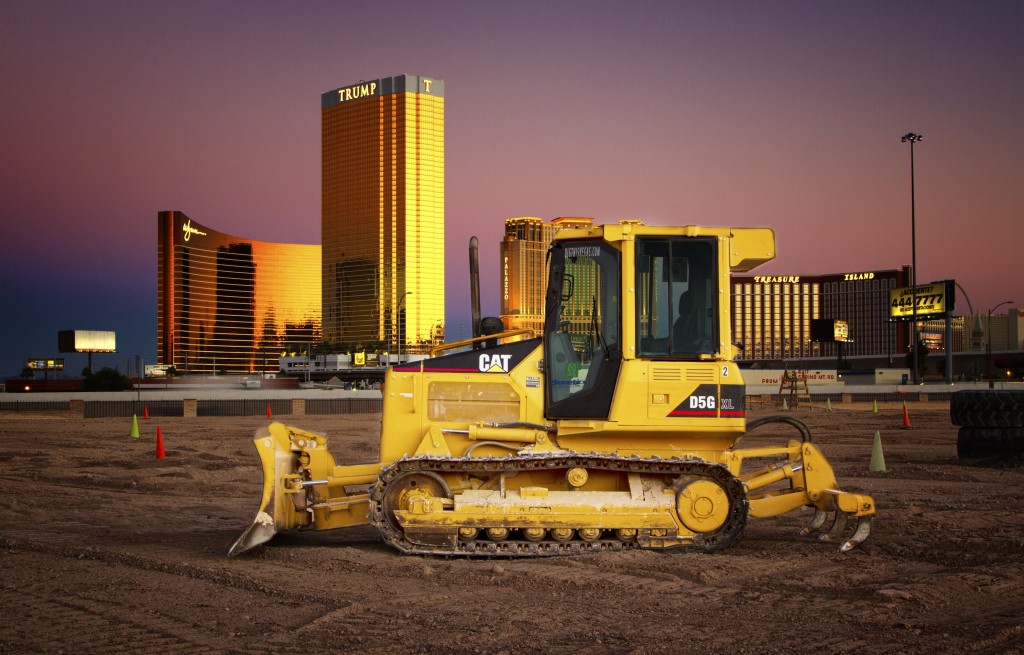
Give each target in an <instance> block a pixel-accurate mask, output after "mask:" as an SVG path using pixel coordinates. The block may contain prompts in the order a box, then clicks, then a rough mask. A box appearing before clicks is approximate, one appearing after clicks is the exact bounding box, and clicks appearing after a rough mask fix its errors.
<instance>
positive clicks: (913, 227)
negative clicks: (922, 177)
mask: <svg viewBox="0 0 1024 655" xmlns="http://www.w3.org/2000/svg"><path fill="white" fill-rule="evenodd" d="M922 138H923V137H922V136H921V135H920V134H914V133H913V132H907V133H906V134H904V135H903V138H902V139H901V141H902V142H903V143H906V142H907V141H909V142H910V269H911V270H910V277H911V281H910V288H911V291H910V295H911V301H912V302H913V303H914V305H913V307H912V311H913V318H912V321H913V325H914V327H913V329H912V333H913V337H912V338H913V341H912V342H911V344H912V345H911V347H912V348H913V349H914V350H913V354H914V356H913V359H912V364H911V366H912V367H913V371H912V373H913V375H914V384H920V382H921V380H920V376H919V375H918V372H917V358H918V352H917V351H918V347H917V344H918V341H919V340H920V338H919V337H918V333H917V203H915V202H914V144H915V143H917V142H918V141H920V140H921V139H922Z"/></svg>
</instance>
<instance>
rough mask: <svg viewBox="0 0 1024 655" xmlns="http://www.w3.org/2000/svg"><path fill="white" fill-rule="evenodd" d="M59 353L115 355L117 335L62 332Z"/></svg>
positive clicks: (79, 331)
mask: <svg viewBox="0 0 1024 655" xmlns="http://www.w3.org/2000/svg"><path fill="white" fill-rule="evenodd" d="M57 351H58V352H62V353H114V352H117V346H116V345H115V333H113V332H103V331H100V330H61V331H60V332H58V333H57Z"/></svg>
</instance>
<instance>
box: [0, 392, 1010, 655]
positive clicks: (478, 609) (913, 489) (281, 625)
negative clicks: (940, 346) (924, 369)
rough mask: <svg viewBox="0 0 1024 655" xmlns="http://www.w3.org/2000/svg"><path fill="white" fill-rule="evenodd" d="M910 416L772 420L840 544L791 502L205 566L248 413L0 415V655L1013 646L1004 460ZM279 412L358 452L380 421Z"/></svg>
mask: <svg viewBox="0 0 1024 655" xmlns="http://www.w3.org/2000/svg"><path fill="white" fill-rule="evenodd" d="M909 411H910V417H911V422H912V428H911V429H910V430H902V429H900V426H901V425H902V417H903V413H902V405H897V404H892V405H891V406H890V405H888V404H886V405H885V406H882V407H880V408H879V411H878V413H875V412H873V411H872V407H871V406H870V405H867V406H849V405H847V406H842V407H837V408H835V410H834V411H832V412H831V413H828V412H825V411H824V410H822V409H814V410H807V409H802V408H801V409H797V410H794V411H792V412H791V414H793V415H795V416H797V417H799V418H801V419H802V420H804V421H806V422H807V424H808V425H809V426H810V427H811V429H812V432H813V434H814V437H815V441H816V443H818V444H819V445H820V446H821V448H822V449H823V450H824V452H825V454H826V455H827V456H828V457H829V459H830V461H831V462H832V464H833V466H834V468H835V470H836V474H837V476H838V478H839V481H840V484H841V485H842V486H843V487H844V488H846V489H849V490H851V491H858V492H862V493H867V494H870V495H872V496H874V498H875V499H876V501H877V503H878V507H879V511H878V516H877V518H876V520H875V524H874V531H873V534H872V536H871V538H870V539H869V540H868V542H867V543H865V544H864V545H863V546H862V547H861V548H859V549H858V550H855V551H854V552H852V553H849V554H838V553H837V552H836V547H835V545H832V544H824V543H820V542H818V541H816V540H814V539H810V538H807V537H799V536H797V534H796V533H797V532H798V530H799V528H800V527H801V526H802V525H804V524H805V523H806V521H807V520H808V519H809V518H810V512H795V513H792V514H790V515H787V516H785V517H782V518H778V519H751V520H750V522H749V523H748V526H747V530H746V532H745V534H744V535H743V537H742V538H741V539H740V540H739V541H738V542H737V543H736V544H734V545H733V546H732V547H731V548H729V549H727V550H726V551H724V552H720V553H715V554H708V555H705V554H700V553H693V552H678V551H677V552H672V553H659V552H651V551H629V552H623V553H612V554H600V555H585V556H578V557H556V558H543V559H539V560H530V561H524V560H461V559H442V558H423V557H414V556H406V555H401V554H399V553H398V552H396V551H393V550H391V549H389V548H388V547H386V546H385V545H384V544H383V543H382V542H381V541H380V540H379V538H378V537H377V534H376V532H375V531H374V530H373V529H371V528H354V529H349V530H340V531H334V532H322V533H312V532H302V533H289V534H284V535H278V536H277V537H276V538H275V539H274V540H273V541H272V542H271V543H269V544H267V545H266V546H262V547H260V548H258V549H256V550H254V551H252V552H250V553H247V554H245V555H243V556H241V557H237V558H234V559H228V558H227V557H226V556H225V553H226V552H227V550H228V547H229V546H230V545H231V543H232V542H233V541H234V539H235V538H236V537H237V536H238V535H239V534H240V533H241V532H242V531H243V530H244V529H245V528H246V527H247V526H248V524H249V523H250V521H251V520H252V518H253V516H254V513H255V510H256V507H257V505H258V502H259V495H260V489H261V483H262V480H261V473H260V471H259V467H258V459H257V457H256V454H255V451H254V449H253V446H252V443H251V435H252V434H253V431H254V430H255V428H256V427H257V426H259V425H261V424H263V423H265V422H266V420H265V419H258V418H241V419H239V418H192V419H183V418H172V419H168V418H161V419H148V420H144V419H140V420H139V423H140V430H141V433H142V436H141V438H139V439H133V438H130V437H128V436H127V435H128V432H129V430H130V427H131V421H130V420H125V419H89V420H68V419H58V418H44V417H35V418H33V417H25V416H4V417H0V464H2V469H0V615H2V617H3V620H2V622H0V653H169V652H177V653H295V654H296V655H308V654H310V653H381V654H383V653H441V652H448V653H488V654H492V655H500V654H502V653H507V654H513V653H594V654H598V653H600V654H605V653H608V654H611V653H633V654H637V655H640V654H648V653H687V652H700V653H713V654H715V653H729V654H730V655H732V654H736V653H811V652H814V653H894V652H901V653H1024V504H1022V501H1021V497H1022V492H1024V468H1022V467H1020V466H1017V467H1003V468H992V467H981V466H977V465H971V464H968V463H966V462H961V461H959V460H958V459H957V456H956V431H957V428H956V427H954V426H952V425H951V424H950V422H949V415H948V406H947V405H945V404H943V403H921V404H911V405H910V409H909ZM768 413H775V412H774V411H772V412H769V411H766V410H758V411H757V412H756V413H755V414H754V416H761V415H765V414H768ZM285 421H286V422H289V423H293V424H295V425H297V426H300V427H305V428H308V429H311V430H316V431H320V432H325V433H327V434H328V435H329V437H330V438H331V444H330V445H331V449H332V451H333V452H334V453H335V455H336V457H338V459H339V461H342V462H345V463H354V462H360V461H371V460H373V459H374V458H375V456H376V444H377V432H378V429H379V415H362V416H325V417H319V416H318V417H285ZM158 426H159V427H160V428H161V432H162V435H163V439H164V443H165V447H166V451H167V457H166V459H163V460H157V459H156V458H155V456H154V453H155V442H156V431H157V427H158ZM876 430H877V431H878V432H879V434H880V438H881V443H882V445H883V452H884V457H885V464H886V468H887V471H886V472H884V473H881V472H869V470H868V469H869V462H870V458H871V451H872V445H873V442H874V435H875V431H876ZM779 434H780V435H781V436H782V437H784V438H788V437H790V436H791V434H790V433H788V432H784V431H783V432H780V433H779ZM746 440H747V438H745V441H746Z"/></svg>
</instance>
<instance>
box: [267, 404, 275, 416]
mask: <svg viewBox="0 0 1024 655" xmlns="http://www.w3.org/2000/svg"><path fill="white" fill-rule="evenodd" d="M267 418H274V415H273V414H272V413H271V412H270V403H267Z"/></svg>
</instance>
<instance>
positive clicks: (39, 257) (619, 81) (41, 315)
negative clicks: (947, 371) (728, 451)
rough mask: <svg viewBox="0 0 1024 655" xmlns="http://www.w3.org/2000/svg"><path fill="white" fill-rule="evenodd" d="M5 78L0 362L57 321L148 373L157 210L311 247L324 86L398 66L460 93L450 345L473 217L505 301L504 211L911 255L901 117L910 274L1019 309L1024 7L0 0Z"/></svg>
mask: <svg viewBox="0 0 1024 655" xmlns="http://www.w3.org/2000/svg"><path fill="white" fill-rule="evenodd" d="M0 71H2V76H0V79H2V81H3V85H4V88H3V91H2V101H0V153H2V154H0V214H2V226H3V239H2V242H0V243H2V245H0V248H2V250H0V253H2V256H0V298H2V306H3V307H4V309H5V310H6V311H5V315H4V319H3V320H2V321H0V375H2V376H3V377H15V376H17V375H18V373H19V372H20V371H21V369H22V367H23V366H24V365H25V360H26V359H27V358H29V357H54V356H58V354H57V336H56V335H57V331H59V330H62V329H91V330H113V331H116V332H117V338H118V350H119V353H118V354H116V355H97V356H96V357H95V359H94V365H95V366H96V367H97V368H99V367H101V366H118V367H120V368H121V370H122V371H124V370H126V366H127V364H128V362H129V360H130V361H131V362H132V366H134V358H135V356H136V355H141V356H142V357H143V359H144V360H145V362H146V363H155V361H156V279H157V268H156V225H157V212H159V211H161V210H180V211H183V212H185V213H186V214H188V215H189V216H191V217H192V218H193V219H194V220H196V221H198V222H200V223H202V224H205V225H208V226H210V227H212V228H214V229H216V230H218V231H221V232H226V233H229V234H234V235H237V236H241V237H245V238H249V239H255V240H263V241H279V242H289V243H319V242H320V94H321V93H322V92H324V91H327V90H330V89H334V88H337V87H339V86H343V85H346V84H351V83H353V82H357V81H359V80H363V79H367V80H368V79H376V78H379V77H386V76H391V75H400V74H403V73H405V74H411V75H425V76H430V77H434V78H440V79H443V80H444V82H445V106H446V198H447V207H446V226H447V227H446V238H447V248H446V250H447V260H448V264H447V267H448V268H447V278H448V280H449V286H448V292H447V312H446V313H447V317H446V318H447V330H448V335H449V338H457V337H458V336H459V334H460V333H462V332H465V334H466V335H467V336H468V332H469V290H468V281H467V279H468V275H467V271H468V263H467V254H466V253H467V247H468V241H469V238H470V237H471V236H474V235H475V236H477V237H479V238H480V242H481V253H480V255H481V277H482V283H483V290H482V297H483V309H484V314H485V315H489V314H496V313H497V310H498V302H497V286H498V284H497V283H498V261H497V255H498V242H499V240H500V238H501V234H502V226H503V221H504V219H505V218H508V217H512V216H524V215H529V216H540V217H543V218H547V219H550V218H554V217H556V216H592V217H595V218H596V219H597V221H598V222H612V221H618V220H620V219H623V218H641V219H643V220H645V221H646V222H647V223H649V224H656V225H669V224H680V225H685V224H708V225H716V226H717V225H734V226H768V227H772V228H774V229H775V232H776V236H777V240H778V258H777V260H776V261H775V262H772V263H770V264H768V265H767V266H766V267H764V268H763V269H759V270H763V272H765V273H774V274H783V273H785V274H793V275H816V274H823V273H835V272H847V271H870V270H878V269H893V268H897V267H899V266H901V265H903V264H909V263H910V258H911V239H910V215H911V202H910V148H909V144H906V143H901V141H900V137H901V136H902V135H903V134H905V133H907V132H910V131H913V132H917V133H919V134H922V135H923V136H924V139H923V140H922V141H921V142H920V143H919V144H917V145H916V146H915V167H916V198H917V260H918V269H919V270H918V281H919V282H921V283H923V282H927V281H931V280H935V279H940V278H955V279H956V280H957V281H958V282H959V283H960V284H961V285H962V286H963V288H964V289H965V290H966V292H967V293H968V294H969V296H970V301H971V302H972V303H973V305H974V308H975V310H979V311H981V312H983V313H984V312H985V311H987V310H988V309H989V308H991V307H993V306H995V305H996V304H998V303H1000V302H1002V301H1004V300H1014V301H1016V303H1015V304H1016V305H1017V306H1024V283H1022V280H1024V274H1022V248H1024V2H1022V1H1021V0H1012V1H1010V0H986V1H982V2H978V1H974V0H970V1H968V0H965V1H961V2H944V1H942V0H929V1H921V2H888V1H882V0H868V1H865V2H831V1H823V0H814V1H810V0H808V1H806V2H790V1H785V0H781V1H778V2H764V1H761V0H758V1H751V2H730V1H726V2H685V1H679V0H676V1H673V2H642V1H637V0H634V1H632V2H600V1H593V2H558V1H556V0H542V1H537V2H535V1H533V0H519V1H517V2H488V1H486V0H476V1H467V2H445V1H438V2H401V3H398V2H386V1H380V0H373V1H367V2H356V1H339V0H334V1H324V2H316V1H308V2H298V3H278V2H244V3H243V2H215V1H203V2H192V1H190V0H184V1H183V0H178V1H176V2H173V3H169V2H155V1H140V0H135V1H124V2H110V1H102V0H100V1H90V2H81V1H78V0H76V1H73V2H71V1H47V2H39V1H36V0H29V1H21V0H5V1H4V2H3V3H2V4H0ZM957 307H958V313H968V310H967V303H966V302H965V300H964V298H963V296H962V295H958V298H957ZM1005 309H1006V308H1005V307H1004V308H1003V309H1002V310H1000V311H1003V310H1005ZM64 357H65V358H66V359H67V361H68V373H69V374H71V375H77V374H78V373H79V371H80V370H81V368H82V367H83V366H84V365H85V361H86V360H85V357H84V356H74V355H70V356H69V355H64Z"/></svg>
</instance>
